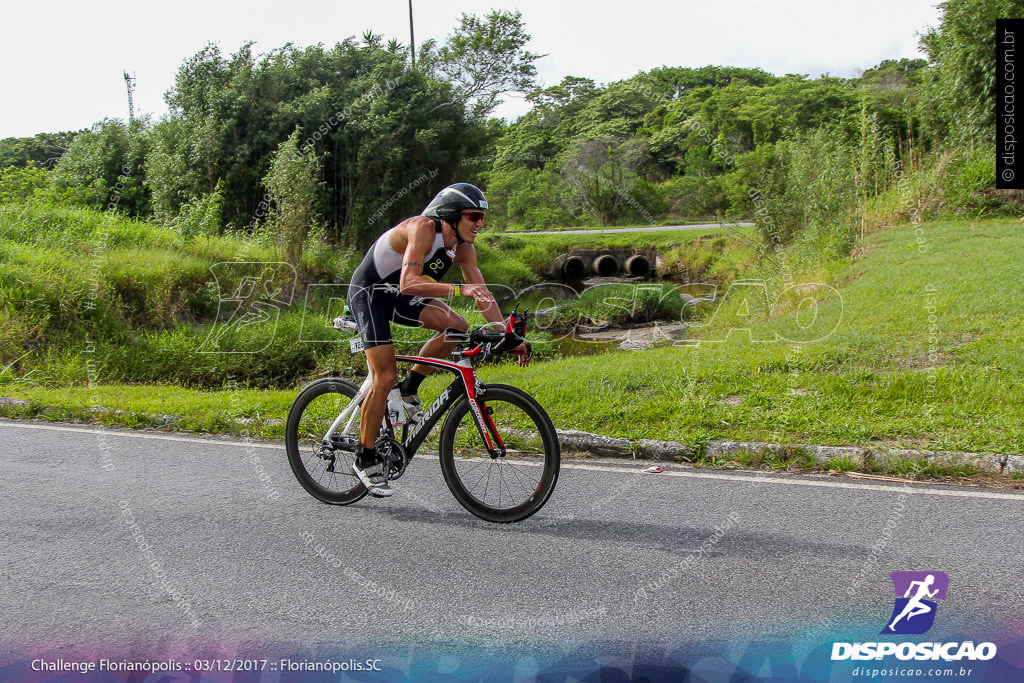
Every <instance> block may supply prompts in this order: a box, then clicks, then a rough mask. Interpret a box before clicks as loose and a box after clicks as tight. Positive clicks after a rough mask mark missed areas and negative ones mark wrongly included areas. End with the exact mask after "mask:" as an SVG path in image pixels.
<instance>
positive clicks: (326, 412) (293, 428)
mask: <svg viewBox="0 0 1024 683" xmlns="http://www.w3.org/2000/svg"><path fill="white" fill-rule="evenodd" d="M358 392H359V387H357V386H356V385H355V384H353V383H352V382H349V381H348V380H346V379H340V378H336V377H326V378H324V379H320V380H317V381H316V382H313V383H312V384H310V385H309V386H307V387H306V388H305V389H303V390H302V392H301V393H300V394H299V395H298V397H297V398H296V399H295V402H294V403H292V407H291V410H289V411H288V422H287V425H286V427H285V437H284V442H285V448H286V450H287V451H288V464H290V465H291V468H292V473H293V474H294V475H295V478H296V479H298V480H299V483H300V484H302V488H304V489H305V490H306V492H307V493H309V494H310V495H311V496H313V497H314V498H316V499H317V500H319V501H322V502H324V503H328V504H330V505H350V504H351V503H354V502H356V501H357V500H359V499H361V498H362V497H363V496H365V495H366V494H367V490H366V487H365V486H363V484H362V482H360V481H359V479H358V478H356V476H355V474H354V473H353V472H352V462H353V460H354V458H355V454H354V453H349V452H347V451H343V450H340V449H329V448H326V447H324V445H323V443H322V442H320V437H322V435H323V434H325V433H326V432H327V430H328V429H329V428H330V426H331V423H332V422H333V421H334V419H335V418H336V417H337V416H338V414H339V413H341V411H342V410H343V409H344V408H345V406H346V405H347V404H348V403H349V401H351V400H352V398H353V397H354V396H355V395H356V394H357V393H358ZM324 395H330V396H332V397H333V400H332V399H328V402H327V403H326V404H323V405H322V406H321V402H318V403H317V404H316V405H315V409H311V408H310V406H312V405H314V401H316V400H317V399H319V398H321V397H323V396H324ZM358 424H359V423H358V419H357V421H356V423H355V425H354V431H355V437H356V438H358V436H359V430H358ZM318 449H320V450H318ZM325 449H326V450H329V451H330V452H331V453H332V454H333V456H334V460H333V461H331V460H328V459H325V458H324V457H323V456H322V455H320V453H323V452H326V450H325ZM329 463H330V464H332V465H333V466H334V471H333V472H332V471H329V470H328V464H329ZM311 468H312V470H313V471H312V472H311V471H310V469H311ZM350 478H351V479H350ZM339 481H340V482H341V483H340V487H341V488H338V487H329V486H327V485H325V484H338V482H339ZM350 481H351V483H352V484H353V485H352V486H350V487H348V488H345V486H346V485H347V484H348V483H349V482H350Z"/></svg>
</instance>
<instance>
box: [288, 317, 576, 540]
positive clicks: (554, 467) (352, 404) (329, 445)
mask: <svg viewBox="0 0 1024 683" xmlns="http://www.w3.org/2000/svg"><path fill="white" fill-rule="evenodd" d="M526 317H527V316H526V315H525V314H523V315H519V314H518V313H517V310H513V311H512V314H511V315H510V316H509V319H508V321H507V322H506V325H505V329H504V330H496V329H492V328H487V327H486V326H485V327H481V328H478V329H474V330H471V331H469V332H467V333H458V334H456V333H453V332H450V331H449V332H447V333H446V334H448V335H449V338H451V339H452V340H455V341H459V342H460V343H459V345H458V346H457V347H456V349H455V350H454V351H453V352H452V354H451V355H452V358H453V359H454V360H443V359H438V358H422V357H419V356H396V360H397V361H399V362H404V363H421V364H423V365H429V366H431V367H433V368H438V369H440V370H445V371H447V372H450V373H452V374H453V375H454V379H453V381H452V383H451V384H449V385H448V386H447V388H445V389H444V390H443V391H441V393H440V395H439V396H438V397H437V399H436V400H435V401H434V402H433V403H432V404H431V405H430V407H428V408H426V410H425V411H424V412H423V416H422V418H420V419H419V420H418V421H417V422H415V423H410V422H407V423H406V424H404V425H400V426H401V437H399V436H398V434H397V431H396V425H395V424H393V422H392V412H391V411H390V410H388V411H385V415H384V419H383V421H382V423H381V427H380V432H379V434H378V436H377V441H376V449H377V454H378V456H379V457H380V458H381V459H382V461H383V463H384V468H383V469H384V476H385V478H386V479H387V480H388V481H395V480H396V479H399V478H400V477H401V476H402V475H403V474H405V471H406V468H407V467H408V466H409V461H410V460H411V459H412V457H413V456H414V455H415V454H416V453H417V451H418V450H419V449H420V447H421V446H423V445H424V443H427V441H428V437H430V435H431V433H432V432H433V430H434V428H435V427H436V426H437V425H438V423H440V422H441V418H442V417H444V423H443V424H442V426H441V430H440V433H439V435H438V436H437V438H436V440H432V441H431V444H432V445H434V446H436V448H437V452H438V457H439V459H440V463H441V472H442V474H443V475H444V480H445V483H446V484H447V485H448V488H449V489H450V490H451V492H452V495H454V496H455V499H456V500H457V501H459V503H460V504H461V505H462V506H463V507H464V508H466V509H467V510H468V511H469V512H471V513H473V514H474V515H476V516H477V517H480V518H481V519H485V520H487V521H490V522H518V521H520V520H523V519H526V518H527V517H529V516H530V515H532V514H534V513H535V512H537V511H538V510H540V509H541V507H543V506H544V504H545V503H546V502H547V500H548V498H549V497H550V496H551V493H552V491H553V490H554V488H555V483H556V482H557V481H558V468H559V461H560V457H561V453H560V447H559V444H558V437H557V435H556V433H555V427H554V425H553V424H552V423H551V419H550V418H549V417H548V414H547V413H546V412H545V411H544V408H543V407H541V405H540V404H539V403H538V402H537V401H536V400H535V399H534V398H533V397H532V396H530V395H529V394H528V393H526V392H525V391H523V390H522V389H519V388H516V387H513V386H510V385H507V384H485V383H483V382H482V381H481V380H479V379H478V378H477V376H476V371H475V370H474V363H480V362H483V361H485V360H487V359H488V358H492V357H494V356H497V355H500V354H502V353H507V352H508V351H510V350H511V349H513V348H515V347H517V346H519V344H520V342H522V340H523V338H524V336H525V333H526ZM334 326H335V327H336V328H338V329H343V330H345V331H348V332H350V333H351V332H353V331H354V329H353V328H354V325H352V321H351V320H350V319H349V320H346V319H344V318H337V319H335V323H334ZM350 346H351V348H352V351H353V352H354V353H359V352H361V351H362V340H361V339H359V338H354V339H352V340H351V342H350ZM526 362H527V363H528V362H529V357H527V358H526ZM372 380H373V377H372V375H367V377H366V379H365V380H363V383H362V385H361V386H356V385H355V384H354V383H353V382H350V381H348V380H346V379H341V378H338V377H326V378H323V379H320V380H317V381H315V382H313V383H312V384H310V385H309V386H307V387H306V388H305V389H303V390H302V392H301V393H300V394H299V396H298V397H297V398H296V399H295V403H293V404H292V407H291V410H290V411H289V413H288V423H287V426H286V431H285V445H286V447H287V450H288V462H289V463H290V464H291V468H292V472H293V473H294V474H295V477H296V478H297V479H298V480H299V483H300V484H302V487H303V488H304V489H306V491H307V492H309V493H310V494H311V495H312V496H313V497H314V498H316V499H318V500H320V501H323V502H324V503H329V504H332V505H349V504H351V503H355V502H356V501H358V500H360V499H361V498H362V497H363V496H365V495H366V494H367V490H366V487H365V486H363V484H362V482H360V481H359V479H358V478H357V477H356V476H355V474H354V473H353V472H352V462H353V460H354V458H355V449H356V446H357V445H358V443H359V423H360V406H361V405H362V402H363V400H364V398H365V397H366V394H367V392H368V391H369V389H370V386H371V383H372ZM445 416H447V417H445Z"/></svg>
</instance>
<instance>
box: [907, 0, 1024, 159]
mask: <svg viewBox="0 0 1024 683" xmlns="http://www.w3.org/2000/svg"><path fill="white" fill-rule="evenodd" d="M939 8H940V9H941V10H942V18H941V19H940V20H939V26H938V27H937V28H932V29H930V30H928V32H927V33H925V34H924V35H923V36H922V37H921V47H922V48H923V49H924V50H925V51H926V52H927V53H928V61H929V63H930V64H931V65H932V66H933V67H934V68H933V69H930V70H928V73H927V85H928V87H927V88H926V90H925V95H926V96H925V97H924V98H922V102H921V112H922V115H923V116H924V117H926V119H927V120H928V121H929V123H930V124H931V129H932V134H933V138H935V139H936V140H942V139H944V138H946V137H949V138H950V140H951V141H953V142H957V141H968V142H978V143H982V144H986V145H992V146H994V145H995V74H996V67H995V48H994V45H995V30H996V19H997V18H999V17H1019V16H1024V2H1020V0H945V2H941V3H939Z"/></svg>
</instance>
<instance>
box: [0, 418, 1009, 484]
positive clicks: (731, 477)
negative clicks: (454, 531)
mask: <svg viewBox="0 0 1024 683" xmlns="http://www.w3.org/2000/svg"><path fill="white" fill-rule="evenodd" d="M0 427H14V428H17V429H44V430H50V431H55V432H76V433H79V434H96V433H97V432H103V434H104V435H105V436H121V437H127V438H135V439H158V440H161V441H180V442H185V443H198V444H207V445H218V446H239V447H241V448H249V447H253V448H267V449H271V450H276V451H280V450H284V444H283V443H280V442H277V443H263V442H260V441H255V440H250V441H229V440H223V441H221V440H219V439H208V438H207V439H204V438H200V437H194V436H175V435H170V434H145V433H140V432H128V431H122V430H116V429H105V428H102V427H96V428H85V427H62V426H57V425H42V424H36V423H18V422H9V421H6V420H3V421H0ZM424 455H427V457H430V458H432V459H436V458H437V456H436V455H428V454H417V455H416V457H418V458H423V457H424ZM646 462H647V461H638V462H637V467H642V466H646ZM519 464H522V465H528V464H532V463H525V462H524V463H519ZM561 469H563V470H587V471H591V472H620V473H624V474H641V471H640V470H639V469H633V468H632V467H630V466H628V465H591V464H585V463H575V462H562V464H561ZM645 476H649V477H666V476H667V477H689V478H693V479H720V480H724V481H731V482H737V481H740V482H750V483H757V484H778V485H781V486H817V487H823V488H834V489H854V490H857V491H865V490H866V491H883V492H885V493H904V492H906V493H911V494H919V495H930V496H954V497H959V498H987V499H989V500H1016V501H1024V494H1016V493H1000V492H998V491H989V490H985V489H979V490H977V491H964V490H960V489H940V488H935V487H929V486H927V485H925V484H918V483H913V482H911V483H908V484H907V485H906V486H902V485H898V484H896V482H893V483H892V485H889V486H882V485H879V484H867V483H864V484H862V483H859V482H849V481H827V480H822V481H815V480H811V479H798V478H796V476H793V478H790V477H789V476H778V475H773V474H767V473H765V474H759V473H753V474H719V473H716V472H698V471H683V470H665V471H664V472H661V473H658V474H648V475H645Z"/></svg>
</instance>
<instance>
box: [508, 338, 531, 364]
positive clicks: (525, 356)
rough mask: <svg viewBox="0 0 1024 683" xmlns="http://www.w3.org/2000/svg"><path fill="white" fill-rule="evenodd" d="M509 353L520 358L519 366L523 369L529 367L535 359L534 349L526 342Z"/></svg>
mask: <svg viewBox="0 0 1024 683" xmlns="http://www.w3.org/2000/svg"><path fill="white" fill-rule="evenodd" d="M509 353H514V354H516V355H517V356H519V364H520V365H521V366H523V367H526V366H527V365H529V364H530V361H531V360H532V359H533V347H532V346H530V345H529V344H527V343H526V342H523V343H522V344H520V345H519V346H517V347H516V348H514V349H512V350H511V351H509Z"/></svg>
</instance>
